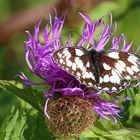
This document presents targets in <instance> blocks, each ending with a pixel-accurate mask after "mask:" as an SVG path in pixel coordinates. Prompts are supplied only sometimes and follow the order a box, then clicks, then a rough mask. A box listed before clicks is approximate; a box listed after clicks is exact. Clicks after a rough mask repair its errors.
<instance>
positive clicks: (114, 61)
mask: <svg viewBox="0 0 140 140" xmlns="http://www.w3.org/2000/svg"><path fill="white" fill-rule="evenodd" d="M53 59H54V61H55V62H56V63H57V64H58V65H59V66H60V67H61V68H62V69H63V70H65V71H67V72H68V73H69V74H71V75H73V76H75V77H76V78H77V79H78V80H79V81H80V82H81V83H83V84H85V85H86V86H87V87H90V88H93V89H96V90H104V91H107V92H118V91H120V90H122V89H124V88H125V87H127V86H129V85H130V82H131V81H132V80H135V81H137V82H140V56H138V55H134V54H131V53H127V52H122V51H120V52H117V51H116V50H110V51H107V52H105V51H99V52H98V51H96V50H95V49H93V48H90V49H88V50H86V49H85V48H82V47H81V48H75V47H66V48H62V49H60V50H58V51H56V52H55V53H54V55H53Z"/></svg>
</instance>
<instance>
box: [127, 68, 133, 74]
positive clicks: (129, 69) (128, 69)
mask: <svg viewBox="0 0 140 140" xmlns="http://www.w3.org/2000/svg"><path fill="white" fill-rule="evenodd" d="M126 70H127V72H128V73H129V74H131V75H133V74H134V72H133V70H132V69H131V68H130V67H126Z"/></svg>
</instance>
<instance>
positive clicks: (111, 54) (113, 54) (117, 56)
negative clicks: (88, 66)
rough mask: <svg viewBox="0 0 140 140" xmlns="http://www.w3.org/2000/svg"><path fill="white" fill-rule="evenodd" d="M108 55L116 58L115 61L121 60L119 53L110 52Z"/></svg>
mask: <svg viewBox="0 0 140 140" xmlns="http://www.w3.org/2000/svg"><path fill="white" fill-rule="evenodd" d="M107 55H108V56H109V57H111V58H114V59H119V58H120V57H119V53H118V52H110V53H108V54H107Z"/></svg>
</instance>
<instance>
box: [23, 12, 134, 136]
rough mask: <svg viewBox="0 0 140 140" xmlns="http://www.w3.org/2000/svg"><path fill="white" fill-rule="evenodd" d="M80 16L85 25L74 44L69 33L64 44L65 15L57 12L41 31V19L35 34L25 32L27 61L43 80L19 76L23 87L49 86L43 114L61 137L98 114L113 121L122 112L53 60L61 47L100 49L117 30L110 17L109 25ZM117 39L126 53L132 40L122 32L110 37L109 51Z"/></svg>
mask: <svg viewBox="0 0 140 140" xmlns="http://www.w3.org/2000/svg"><path fill="white" fill-rule="evenodd" d="M80 15H81V16H82V18H83V19H84V20H85V25H84V27H83V33H82V35H81V38H80V40H79V42H78V43H77V44H76V43H74V42H73V41H72V37H70V36H69V37H68V40H67V41H66V43H65V45H62V43H61V40H62V39H63V36H62V35H61V33H62V28H63V24H64V20H65V16H66V15H65V14H64V15H62V16H61V17H60V18H58V17H57V14H56V13H55V16H54V19H53V18H52V16H50V20H49V21H48V23H47V25H46V27H45V28H44V29H43V31H42V32H40V25H41V22H40V23H39V24H38V25H37V27H36V28H35V32H34V36H32V35H31V34H30V33H29V32H27V34H28V39H29V40H28V41H26V42H25V53H26V61H27V64H28V66H29V68H30V70H31V71H32V72H33V73H35V74H36V75H37V76H38V77H40V78H41V79H42V80H43V82H42V83H35V82H32V81H30V80H29V79H28V78H27V77H26V76H25V75H24V74H22V75H21V78H22V79H23V80H24V85H25V86H26V85H38V84H46V85H49V89H47V90H46V91H45V97H46V98H47V99H46V104H45V106H44V113H45V115H46V117H47V118H48V125H49V127H50V129H52V131H53V132H54V134H55V135H57V136H63V137H65V136H77V135H80V134H81V133H82V132H83V131H85V130H86V129H87V128H89V127H91V125H93V123H94V122H95V120H96V119H95V118H96V117H97V116H99V117H102V118H103V119H105V120H113V121H114V122H115V123H116V122H117V119H116V117H117V116H119V115H118V113H119V112H120V111H121V110H120V108H119V105H118V104H117V103H116V102H113V101H112V102H108V101H106V100H105V99H101V98H100V95H101V93H102V91H101V90H95V91H91V90H89V88H88V87H87V86H86V85H85V84H82V83H81V82H80V81H79V80H77V78H76V77H75V76H73V75H71V74H69V73H68V72H66V71H65V70H63V69H62V68H61V67H60V66H58V64H57V63H55V62H54V59H53V55H54V53H55V52H56V51H58V50H60V49H62V48H64V47H71V46H77V47H81V46H82V47H83V46H84V45H85V44H88V45H86V48H89V46H90V45H91V44H92V45H93V46H94V49H95V50H96V51H100V50H102V49H103V48H104V47H105V45H106V44H107V43H108V41H109V40H110V39H111V36H112V35H113V34H114V32H115V30H116V26H115V29H114V31H112V29H111V28H112V18H111V22H110V24H109V25H105V23H104V22H103V21H102V20H103V19H102V18H101V19H99V20H97V21H94V23H92V22H91V20H90V17H89V16H87V15H83V14H81V13H80ZM100 26H101V32H100V33H99V35H98V36H99V38H98V39H97V40H95V31H96V30H97V28H98V27H100ZM41 35H42V38H41V39H40V36H41ZM42 40H43V41H42ZM120 40H123V41H124V43H123V47H122V51H123V52H127V51H128V50H129V48H130V47H131V45H132V43H130V44H128V43H127V41H126V39H125V37H124V35H123V34H121V35H119V36H118V37H117V38H113V39H112V47H111V48H110V50H116V51H117V50H118V49H119V42H120ZM113 96H115V95H113Z"/></svg>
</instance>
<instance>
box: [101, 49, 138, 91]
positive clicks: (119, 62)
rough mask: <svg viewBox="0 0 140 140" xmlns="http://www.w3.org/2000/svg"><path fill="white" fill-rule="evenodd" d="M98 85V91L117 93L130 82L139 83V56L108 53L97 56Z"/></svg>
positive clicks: (124, 53) (114, 52) (115, 52)
mask: <svg viewBox="0 0 140 140" xmlns="http://www.w3.org/2000/svg"><path fill="white" fill-rule="evenodd" d="M99 70H100V85H99V87H98V89H99V90H100V89H103V90H105V91H107V92H118V91H120V90H122V89H124V88H125V87H127V86H129V84H130V82H131V81H132V80H135V81H138V82H139V81H140V56H138V55H134V54H131V53H126V52H117V51H108V52H105V53H104V54H103V55H100V56H99Z"/></svg>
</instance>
